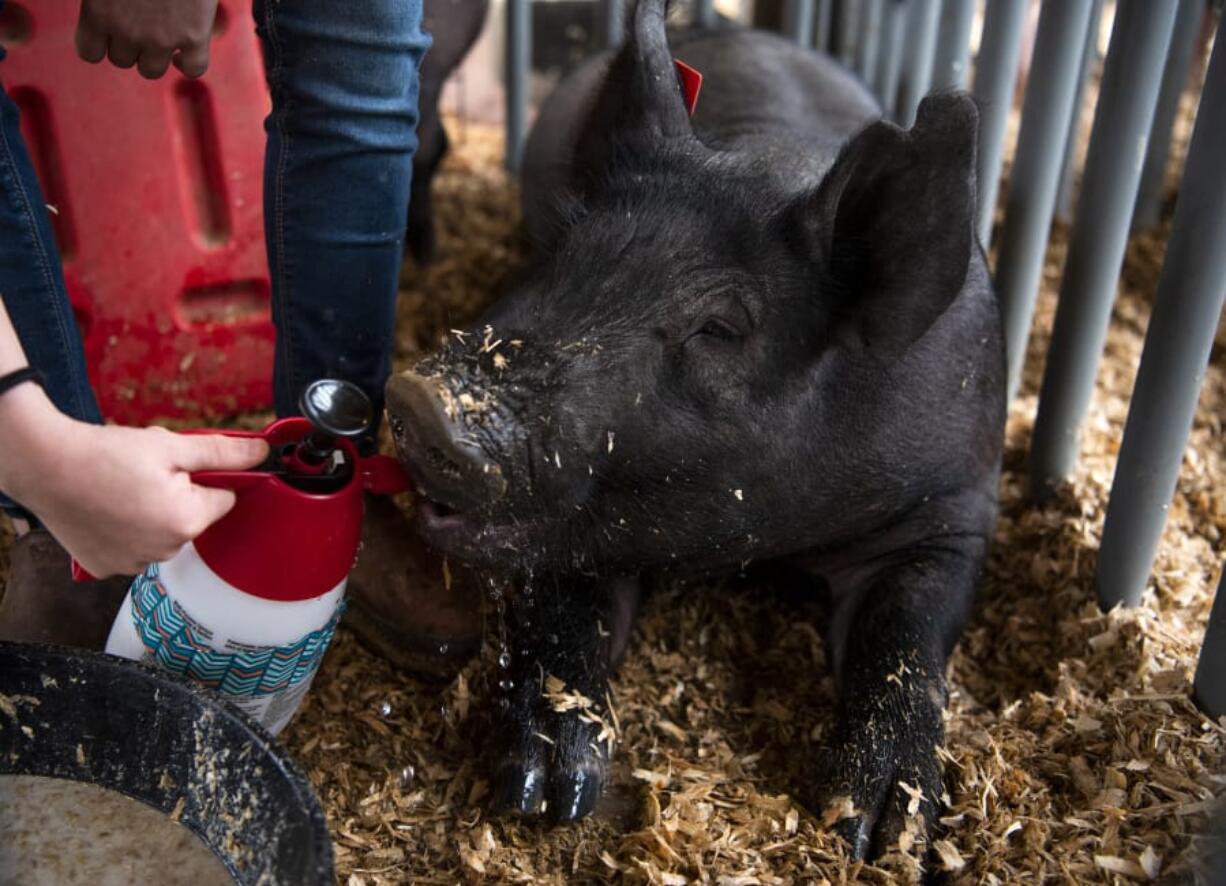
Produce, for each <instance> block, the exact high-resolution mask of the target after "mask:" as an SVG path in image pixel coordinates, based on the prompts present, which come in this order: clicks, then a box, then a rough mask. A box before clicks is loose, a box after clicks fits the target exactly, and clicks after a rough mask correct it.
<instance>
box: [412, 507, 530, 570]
mask: <svg viewBox="0 0 1226 886" xmlns="http://www.w3.org/2000/svg"><path fill="white" fill-rule="evenodd" d="M416 512H417V529H418V532H419V533H420V534H421V536H422V538H423V540H425V542H426V543H427V544H428V545H429V546H430V547H432V548H434V549H435V550H436V551H438V552H439V553H441V554H446V555H449V556H453V557H455V558H456V559H459V560H462V561H464V562H466V563H469V564H471V565H475V566H487V567H492V566H498V567H502V566H506V565H508V564H511V563H522V562H524V561H526V560H533V559H536V558H537V557H538V556H539V553H540V552H539V548H540V543H539V539H540V538H541V534H542V532H543V531H544V529H545V528H546V527H545V525H544V524H545V521H544V519H543V518H525V517H519V518H516V519H513V520H507V521H505V522H503V521H499V520H497V519H496V518H494V517H493V516H492V515H490V514H487V513H485V512H483V511H465V510H460V509H458V508H456V507H453V506H452V505H451V504H449V503H447V502H446V501H444V500H441V499H437V498H432V497H431V496H430V495H429V493H428V492H424V491H423V490H422V489H420V488H418V490H417V495H416Z"/></svg>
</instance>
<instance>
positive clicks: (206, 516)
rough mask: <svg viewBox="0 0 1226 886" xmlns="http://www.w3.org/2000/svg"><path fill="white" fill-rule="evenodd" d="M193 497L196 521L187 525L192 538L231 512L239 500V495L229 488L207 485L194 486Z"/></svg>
mask: <svg viewBox="0 0 1226 886" xmlns="http://www.w3.org/2000/svg"><path fill="white" fill-rule="evenodd" d="M192 497H193V498H194V499H195V505H196V508H195V510H196V522H195V525H192V526H189V527H187V534H188V535H189V536H191V537H192V538H195V537H196V536H197V535H199V534H200V533H201V532H204V530H206V529H208V528H209V527H210V526H212V525H213V524H214V523H215V522H217V521H218V520H220V519H221V518H222V517H224V516H225V515H226V514H228V513H230V509H231V508H233V507H234V503H235V502H236V501H237V500H238V496H236V495H235V494H234V493H233V492H231V491H230V490H229V489H209V488H207V487H205V486H193V487H192Z"/></svg>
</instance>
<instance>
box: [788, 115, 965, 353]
mask: <svg viewBox="0 0 1226 886" xmlns="http://www.w3.org/2000/svg"><path fill="white" fill-rule="evenodd" d="M978 122H979V115H978V112H977V110H976V108H975V103H974V102H973V101H972V100H971V99H970V97H968V96H966V95H953V94H950V95H939V96H932V97H929V98H926V99H924V101H923V102H921V103H920V106H919V111H918V114H917V115H916V122H915V125H914V126H913V127H912V128H911V129H910V130H902V129H899V128H898V127H897V126H894V125H893V124H890V123H885V122H878V123H874V124H872V125H871V126H869V127H868V128H867V129H865V130H863V131H862V132H861V133H860V134H859V135H857V136H856V137H855V138H853V139H852V140H851V141H850V142H849V143H848V144H847V145H846V146H845V147H844V149H843V151H842V152H841V153H840V154H839V157H838V159H837V160H836V161H835V163H834V166H833V167H832V168H831V170H830V172H829V173H828V174H827V176H826V179H825V180H824V181H823V182H822V184H821V186H820V187H819V189H818V191H817V194H816V195H815V196H814V197H812V198H810V200H809V201H808V207H807V216H808V217H807V219H806V225H805V227H806V229H807V230H808V232H809V234H810V238H809V239H810V244H809V245H810V248H812V249H815V250H816V251H817V252H818V255H819V260H820V261H821V262H822V263H823V265H824V268H825V270H826V272H827V273H828V274H829V275H830V276H831V277H832V278H833V280H834V282H835V285H834V286H833V287H831V289H832V291H834V292H838V293H839V301H838V307H837V309H836V313H837V315H838V316H839V319H840V320H842V321H844V322H847V323H848V324H850V325H851V326H852V327H853V328H854V329H855V331H856V332H858V333H859V337H860V339H861V340H862V341H863V342H864V344H865V346H866V347H868V348H870V349H872V350H874V351H879V352H882V353H886V354H889V353H900V352H901V351H903V350H905V349H906V348H907V347H909V346H910V345H911V343H912V342H914V341H915V340H916V339H918V338H919V337H920V336H922V335H923V334H924V332H925V331H927V329H928V327H929V326H931V325H932V323H933V322H934V321H935V320H936V319H937V318H938V317H939V316H941V314H942V313H943V312H944V311H945V309H946V308H948V307H949V305H950V303H951V302H952V301H953V299H954V298H955V296H957V294H958V291H959V290H960V289H961V288H962V284H963V282H964V281H965V279H966V273H967V267H968V264H969V261H970V257H971V249H972V247H973V243H974V219H975V142H976V135H977V132H978V129H979V126H978Z"/></svg>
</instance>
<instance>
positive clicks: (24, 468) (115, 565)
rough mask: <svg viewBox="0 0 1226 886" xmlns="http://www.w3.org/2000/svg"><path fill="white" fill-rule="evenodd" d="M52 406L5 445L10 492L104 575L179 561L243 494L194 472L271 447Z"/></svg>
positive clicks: (245, 462) (256, 457) (240, 465)
mask: <svg viewBox="0 0 1226 886" xmlns="http://www.w3.org/2000/svg"><path fill="white" fill-rule="evenodd" d="M16 393H17V392H16V391H13V392H11V393H10V396H11V395H13V394H16ZM24 393H26V394H29V393H30V392H28V391H27V392H24ZM37 393H38V394H39V395H40V396H41V392H37ZM46 406H47V408H46V409H42V408H40V410H39V413H38V415H37V416H33V417H31V418H28V419H27V420H26V421H25V422H23V424H22V426H21V432H20V433H18V434H16V438H17V439H15V440H14V441H13V442H14V443H15V444H16V445H15V446H14V447H12V448H10V449H9V451H7V452H6V453H5V461H6V462H7V463H10V465H11V466H12V468H13V470H11V471H9V472H7V473H9V474H10V478H9V480H8V482H9V483H10V486H9V487H6V488H5V491H6V492H9V493H10V494H11V495H12V496H13V497H14V498H15V499H17V500H18V501H19V502H21V503H22V504H23V505H24V506H25V507H26V508H28V509H29V510H31V511H33V512H34V514H35V515H37V516H38V518H39V519H40V520H41V521H42V522H43V524H44V525H45V526H46V527H47V529H48V530H49V531H50V532H51V534H52V535H54V536H55V537H56V539H57V540H58V541H59V542H60V544H62V545H63V546H64V547H65V548H66V549H67V550H68V552H69V553H70V554H72V555H73V557H75V558H76V561H77V562H78V563H79V564H81V566H83V567H84V568H85V569H87V570H88V571H89V572H90V573H92V574H93V575H94V576H95V577H97V578H104V577H106V576H108V575H116V574H119V575H132V574H135V573H137V572H140V571H141V570H142V569H144V567H145V566H146V565H147V564H149V563H151V562H154V561H161V560H167V559H169V558H170V557H172V556H174V555H175V554H176V553H177V552H178V551H179V549H180V548H181V547H182V546H183V545H184V544H186V543H187V542H188V541H190V540H191V539H193V538H195V537H196V536H197V535H199V534H200V533H201V532H203V531H204V530H205V529H206V528H207V527H208V526H209V525H210V524H211V523H213V522H214V521H216V520H217V519H219V518H220V517H222V516H223V515H225V514H226V512H228V511H229V510H230V508H232V507H233V506H234V493H233V492H230V491H228V490H224V489H211V488H207V487H203V486H197V485H195V484H194V483H192V481H191V477H190V476H189V475H190V472H192V471H210V470H213V471H216V470H245V469H247V468H250V467H254V466H255V465H257V464H259V463H260V461H261V460H263V459H264V457H265V456H266V455H267V454H268V447H267V445H266V444H265V443H264V442H263V441H262V440H256V439H252V438H245V437H226V436H222V435H220V434H207V435H187V434H174V433H171V432H170V431H167V430H164V429H163V428H121V427H114V426H101V425H90V424H84V423H82V422H78V421H74V420H72V419H70V418H68V417H66V416H64V415H62V414H61V413H59V412H58V411H56V410H55V408H54V407H53V406H51V405H50V403H47V404H46Z"/></svg>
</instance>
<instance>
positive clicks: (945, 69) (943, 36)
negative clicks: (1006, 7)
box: [932, 0, 992, 92]
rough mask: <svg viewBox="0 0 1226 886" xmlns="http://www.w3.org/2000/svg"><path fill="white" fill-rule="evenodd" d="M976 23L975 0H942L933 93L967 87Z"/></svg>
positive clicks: (934, 65)
mask: <svg viewBox="0 0 1226 886" xmlns="http://www.w3.org/2000/svg"><path fill="white" fill-rule="evenodd" d="M989 2H992V0H989ZM974 23H975V0H942V5H941V25H940V29H939V31H938V36H937V53H936V59H935V61H934V62H933V67H932V91H933V92H940V91H942V90H947V89H964V88H966V77H967V73H968V71H967V69H968V68H969V67H970V64H969V62H970V58H971V26H972V25H973V24H974Z"/></svg>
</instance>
